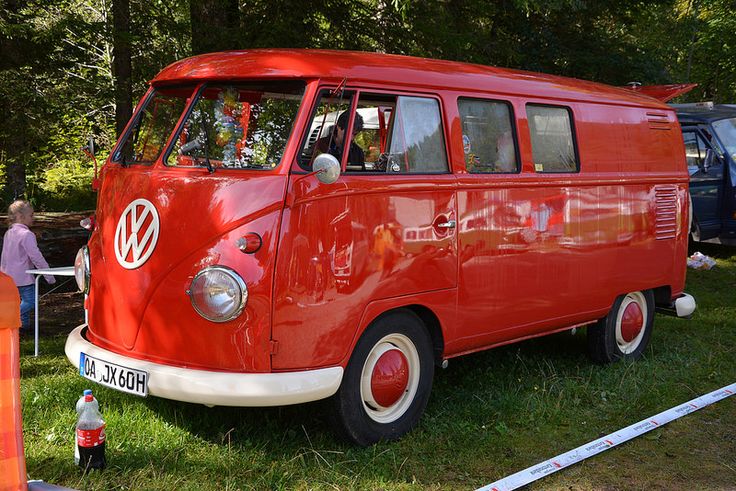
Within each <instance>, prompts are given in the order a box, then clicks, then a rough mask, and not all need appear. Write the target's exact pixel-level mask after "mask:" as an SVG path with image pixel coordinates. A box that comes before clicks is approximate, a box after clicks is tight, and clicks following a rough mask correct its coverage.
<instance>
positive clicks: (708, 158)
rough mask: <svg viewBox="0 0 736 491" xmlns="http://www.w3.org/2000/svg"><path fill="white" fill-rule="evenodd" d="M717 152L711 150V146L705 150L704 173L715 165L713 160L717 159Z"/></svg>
mask: <svg viewBox="0 0 736 491" xmlns="http://www.w3.org/2000/svg"><path fill="white" fill-rule="evenodd" d="M716 158H717V157H716V153H715V152H714V151H713V150H711V149H710V148H709V149H708V150H706V151H705V159H704V161H703V173H704V174H707V173H708V169H710V168H711V167H712V166H713V162H714V161H715V159H716Z"/></svg>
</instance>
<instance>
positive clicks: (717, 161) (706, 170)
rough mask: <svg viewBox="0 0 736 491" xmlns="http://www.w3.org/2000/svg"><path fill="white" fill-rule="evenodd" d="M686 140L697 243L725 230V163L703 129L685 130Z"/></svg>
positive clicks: (684, 138)
mask: <svg viewBox="0 0 736 491" xmlns="http://www.w3.org/2000/svg"><path fill="white" fill-rule="evenodd" d="M682 137H683V140H684V142H685V156H686V159H687V167H688V172H689V174H690V196H691V198H692V214H693V233H694V234H695V236H696V238H697V240H708V239H712V238H714V237H717V236H718V235H719V234H720V232H721V227H722V221H721V213H720V211H721V203H722V199H723V159H722V158H721V156H720V155H719V154H718V152H717V151H716V149H715V148H714V147H713V145H712V144H711V141H710V138H708V136H707V135H706V133H704V132H703V131H702V130H701V129H698V128H688V129H685V128H683V133H682Z"/></svg>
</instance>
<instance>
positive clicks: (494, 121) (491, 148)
mask: <svg viewBox="0 0 736 491" xmlns="http://www.w3.org/2000/svg"><path fill="white" fill-rule="evenodd" d="M457 106H458V110H459V111H460V120H461V122H462V128H463V151H464V152H465V166H466V168H467V169H468V172H472V173H494V172H517V171H518V169H519V164H518V160H517V157H516V155H517V153H516V146H515V142H514V133H513V125H512V119H511V117H512V116H511V114H512V113H511V107H510V105H509V104H508V103H505V102H499V101H488V100H480V99H465V98H460V99H458V101H457Z"/></svg>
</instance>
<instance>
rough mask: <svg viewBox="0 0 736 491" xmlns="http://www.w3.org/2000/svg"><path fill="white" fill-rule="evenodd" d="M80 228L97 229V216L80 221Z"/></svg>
mask: <svg viewBox="0 0 736 491" xmlns="http://www.w3.org/2000/svg"><path fill="white" fill-rule="evenodd" d="M79 226H80V227H82V228H83V229H86V230H92V229H93V228H95V216H94V215H92V216H89V217H87V218H82V219H81V220H79Z"/></svg>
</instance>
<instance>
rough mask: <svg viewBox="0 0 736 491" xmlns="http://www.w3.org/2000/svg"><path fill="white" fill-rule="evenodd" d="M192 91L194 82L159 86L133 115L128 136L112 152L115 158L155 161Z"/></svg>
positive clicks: (124, 162)
mask: <svg viewBox="0 0 736 491" xmlns="http://www.w3.org/2000/svg"><path fill="white" fill-rule="evenodd" d="M193 91H194V87H193V86H186V87H174V88H159V89H156V90H155V91H154V92H153V93H152V94H151V95H150V96H149V97H148V99H147V100H146V101H145V102H144V103H143V107H141V109H140V110H139V111H138V112H137V113H136V115H135V116H134V118H135V119H134V121H133V124H132V125H131V127H130V128H129V130H128V132H127V133H126V134H125V137H124V138H125V139H124V140H123V141H122V142H121V143H120V145H118V148H117V150H116V151H115V154H114V155H113V159H112V160H113V162H120V163H122V164H124V165H127V164H150V163H151V162H154V161H155V160H156V159H157V158H158V156H159V155H160V154H161V152H162V151H163V149H164V146H165V145H166V142H167V141H168V139H169V135H171V132H172V131H173V130H174V127H175V126H176V122H177V121H179V117H180V116H181V113H182V111H184V108H185V107H186V105H187V102H188V100H189V98H190V97H191V95H192V92H193Z"/></svg>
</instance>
